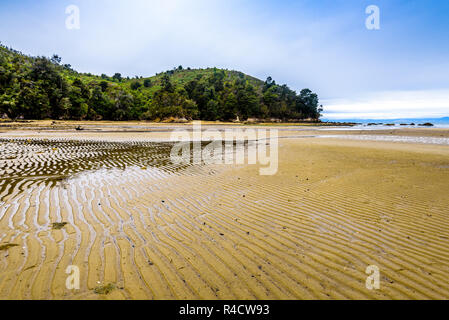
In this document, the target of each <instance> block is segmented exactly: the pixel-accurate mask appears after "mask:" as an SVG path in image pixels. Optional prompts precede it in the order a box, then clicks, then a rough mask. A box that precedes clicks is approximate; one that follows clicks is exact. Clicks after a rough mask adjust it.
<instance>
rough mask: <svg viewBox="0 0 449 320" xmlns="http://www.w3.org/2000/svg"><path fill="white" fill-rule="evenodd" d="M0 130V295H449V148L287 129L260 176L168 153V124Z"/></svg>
mask: <svg viewBox="0 0 449 320" xmlns="http://www.w3.org/2000/svg"><path fill="white" fill-rule="evenodd" d="M164 126H167V125H164ZM109 130H111V128H108V131H109ZM125 130H129V128H128V129H125ZM139 130H140V129H139ZM403 130H404V131H402V132H399V133H397V134H396V135H398V136H426V135H425V134H422V132H420V130H421V131H422V130H426V131H425V132H426V134H427V135H429V132H433V133H432V134H430V135H431V136H438V135H439V136H441V134H443V135H445V136H449V135H447V134H448V133H447V132H446V131H444V130H437V129H416V130H415V131H413V130H411V129H410V130H411V131H410V130H409V129H403ZM0 131H4V132H3V133H2V134H1V136H0V138H1V140H0V150H1V153H0V173H1V178H0V299H448V298H449V280H448V279H449V222H448V216H449V209H448V207H449V198H448V197H447V190H449V147H448V146H445V145H436V144H423V143H411V142H406V143H404V142H390V141H370V140H368V141H357V140H351V139H336V138H332V137H331V138H329V137H328V138H319V139H317V138H309V137H308V136H309V135H315V134H316V132H315V130H314V129H313V128H312V129H310V128H304V130H302V128H301V129H298V130H296V131H290V130H285V131H281V132H280V136H281V137H283V139H281V140H280V141H279V171H278V173H277V174H276V175H274V176H260V175H259V166H257V165H256V166H254V165H239V166H226V165H208V166H193V165H192V166H184V167H182V166H174V165H173V164H172V163H171V162H170V161H169V159H168V156H169V154H168V153H169V149H170V147H169V145H167V144H165V143H163V142H161V141H162V140H164V139H165V140H166V139H167V137H168V136H169V131H166V130H153V131H149V132H137V133H136V132H134V133H131V132H123V128H120V129H117V128H112V131H121V132H103V133H101V132H87V131H88V130H86V131H79V132H74V131H73V130H68V129H64V130H62V129H61V130H58V131H56V132H55V131H51V132H49V131H48V130H35V129H26V130H24V129H23V128H20V129H19V130H18V129H17V128H16V129H14V130H12V129H3V128H0ZM155 131H157V132H155ZM443 131H444V133H441V132H443ZM410 132H412V133H410ZM320 134H321V131H320ZM322 134H329V132H326V131H324V132H323V133H322ZM332 134H334V133H332ZM337 134H340V133H337ZM343 134H349V133H348V132H343ZM350 134H355V133H350ZM364 134H366V133H364ZM369 134H370V135H372V134H376V133H373V132H372V131H370V132H369ZM379 134H385V133H379ZM297 136H301V137H302V138H298V137H297ZM62 222H65V223H67V224H66V225H63V226H62V227H61V228H55V226H54V225H53V224H54V223H62ZM8 245H9V246H8ZM2 246H3V248H2ZM69 265H75V266H78V267H79V269H80V276H81V277H80V289H79V290H68V289H67V288H66V279H67V276H68V275H67V274H66V268H67V267H68V266H69ZM369 265H376V266H378V267H379V269H380V275H381V279H380V280H381V282H380V289H379V290H368V289H367V288H366V287H365V280H366V278H367V276H368V275H367V274H365V270H366V267H367V266H369ZM108 285H110V286H109V287H108V290H102V289H105V288H102V287H104V286H108ZM106 293H108V294H106Z"/></svg>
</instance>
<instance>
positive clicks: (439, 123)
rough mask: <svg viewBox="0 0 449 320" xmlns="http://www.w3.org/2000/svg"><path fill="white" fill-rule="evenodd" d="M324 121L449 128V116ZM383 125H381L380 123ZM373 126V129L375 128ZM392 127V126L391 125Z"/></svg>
mask: <svg viewBox="0 0 449 320" xmlns="http://www.w3.org/2000/svg"><path fill="white" fill-rule="evenodd" d="M321 120H322V121H329V122H353V123H358V124H360V126H363V127H366V126H367V125H368V124H369V123H376V124H379V125H380V124H384V125H386V124H395V126H401V124H407V125H410V124H412V123H414V124H415V126H419V125H420V124H424V123H432V124H433V125H434V126H435V127H436V128H449V117H444V118H415V119H333V120H332V119H327V118H322V119H321ZM380 126H381V125H380ZM373 127H374V128H376V127H377V128H379V126H373ZM374 128H373V129H374ZM389 128H391V127H389Z"/></svg>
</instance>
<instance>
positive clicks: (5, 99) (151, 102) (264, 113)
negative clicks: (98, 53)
mask: <svg viewBox="0 0 449 320" xmlns="http://www.w3.org/2000/svg"><path fill="white" fill-rule="evenodd" d="M321 111H322V108H321V107H320V106H319V105H318V97H317V95H316V94H314V93H313V92H311V91H310V90H309V89H304V90H302V91H301V92H300V93H299V94H297V93H296V92H295V91H293V90H290V89H289V88H288V86H286V85H277V84H276V83H275V81H273V80H272V79H271V78H268V79H267V80H266V81H261V80H258V79H256V78H253V77H250V76H248V75H245V74H243V73H241V72H237V71H228V70H221V69H216V68H211V69H190V68H187V69H185V68H183V67H182V66H179V67H177V68H174V69H173V70H170V71H166V72H162V73H160V74H157V75H156V76H153V77H150V78H142V77H135V78H133V79H130V78H123V77H122V76H121V75H120V74H119V73H117V74H115V75H114V76H112V77H110V76H107V75H101V76H96V75H92V74H85V73H83V74H81V73H78V72H76V71H74V70H73V69H72V68H71V66H70V65H68V64H62V63H61V58H60V57H58V56H57V55H55V56H53V57H52V58H50V59H49V58H45V57H30V56H26V55H24V54H22V53H20V52H17V51H15V50H12V49H10V48H7V47H5V46H0V116H2V117H6V116H7V117H9V118H11V119H16V118H23V119H75V120H83V119H84V120H101V119H104V120H155V121H160V120H164V119H169V118H172V119H187V120H192V119H201V120H223V121H229V120H234V119H236V118H237V117H238V118H239V119H240V120H246V119H247V118H260V119H270V118H276V119H281V120H292V119H319V117H320V112H321Z"/></svg>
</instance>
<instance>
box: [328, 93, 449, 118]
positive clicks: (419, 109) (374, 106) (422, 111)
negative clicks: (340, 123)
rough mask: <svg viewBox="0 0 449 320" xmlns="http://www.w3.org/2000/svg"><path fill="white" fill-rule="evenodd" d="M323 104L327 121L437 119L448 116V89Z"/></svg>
mask: <svg viewBox="0 0 449 320" xmlns="http://www.w3.org/2000/svg"><path fill="white" fill-rule="evenodd" d="M323 103H324V107H325V114H324V116H325V117H326V118H328V119H354V118H360V119H397V118H433V117H435V118H438V117H445V116H448V115H449V89H446V90H420V91H394V92H379V93H371V94H367V95H365V96H364V97H359V98H358V99H354V100H348V99H338V100H327V101H323Z"/></svg>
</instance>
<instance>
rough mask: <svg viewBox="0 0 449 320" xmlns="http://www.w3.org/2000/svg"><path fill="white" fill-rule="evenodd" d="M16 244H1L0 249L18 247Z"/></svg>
mask: <svg viewBox="0 0 449 320" xmlns="http://www.w3.org/2000/svg"><path fill="white" fill-rule="evenodd" d="M18 246H19V245H18V244H15V243H7V244H2V245H0V251H4V250H8V249H9V248H12V247H18Z"/></svg>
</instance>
